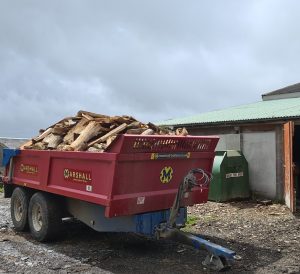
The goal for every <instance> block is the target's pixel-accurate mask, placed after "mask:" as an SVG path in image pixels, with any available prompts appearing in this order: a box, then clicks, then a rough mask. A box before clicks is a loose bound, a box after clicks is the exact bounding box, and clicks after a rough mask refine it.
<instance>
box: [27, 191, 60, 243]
mask: <svg viewBox="0 0 300 274" xmlns="http://www.w3.org/2000/svg"><path fill="white" fill-rule="evenodd" d="M59 205H60V203H59V201H58V199H56V197H54V196H50V195H47V194H45V193H42V192H37V193H35V194H34V195H33V196H32V197H31V199H30V202H29V214H28V217H29V227H30V232H31V235H32V237H33V238H34V239H36V240H38V241H40V242H45V241H48V240H54V239H55V238H56V237H57V236H58V234H59V232H60V229H61V226H62V213H61V212H62V209H61V208H60V207H59Z"/></svg>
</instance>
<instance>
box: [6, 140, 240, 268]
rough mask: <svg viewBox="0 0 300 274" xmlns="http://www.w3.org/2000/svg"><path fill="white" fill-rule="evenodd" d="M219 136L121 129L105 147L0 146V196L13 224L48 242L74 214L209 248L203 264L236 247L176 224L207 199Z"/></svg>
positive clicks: (106, 227) (220, 260) (225, 260)
mask: <svg viewBox="0 0 300 274" xmlns="http://www.w3.org/2000/svg"><path fill="white" fill-rule="evenodd" d="M217 142H218V137H213V136H212V137H194V136H193V137H192V136H186V137H183V136H140V135H120V136H118V138H117V139H116V140H115V141H114V143H113V144H112V146H111V147H110V149H109V151H107V152H104V153H93V152H64V151H40V150H12V149H6V150H4V152H3V165H4V166H6V175H5V176H4V177H3V181H4V182H5V184H4V189H5V197H11V216H12V220H13V223H14V226H15V228H16V230H19V231H23V230H26V228H27V226H29V228H30V231H31V234H32V236H33V237H34V238H35V239H37V240H39V241H45V240H48V239H52V238H53V237H55V236H56V235H57V234H58V233H59V227H60V225H61V223H62V218H64V217H67V216H73V217H75V218H77V219H79V220H80V221H82V222H84V223H85V224H87V225H88V226H90V227H92V228H93V229H95V230H97V231H114V232H116V231H118V232H121V231H122V232H136V233H140V234H144V235H150V236H156V237H157V238H161V237H164V238H166V237H169V238H174V239H177V240H179V241H181V242H184V243H187V244H191V245H193V246H195V247H196V248H201V247H202V248H203V247H204V248H206V249H207V250H208V251H209V253H210V257H209V258H208V259H207V260H206V262H207V263H209V264H213V265H214V266H215V267H217V268H221V267H224V266H228V265H229V264H230V263H231V261H232V260H233V258H234V256H235V253H234V252H233V251H231V250H228V249H226V248H223V247H220V246H217V245H214V244H212V243H209V242H207V241H205V240H203V239H201V238H199V237H196V236H194V235H191V234H187V233H182V232H180V231H179V230H178V229H177V228H179V227H182V226H184V224H185V221H186V206H191V205H194V204H199V203H205V202H206V201H207V198H208V187H209V179H210V172H211V170H212V164H213V159H214V150H215V147H216V145H217Z"/></svg>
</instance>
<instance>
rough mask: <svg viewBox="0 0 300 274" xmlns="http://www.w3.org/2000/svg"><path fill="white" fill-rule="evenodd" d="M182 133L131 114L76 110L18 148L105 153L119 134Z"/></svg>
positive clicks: (185, 133)
mask: <svg viewBox="0 0 300 274" xmlns="http://www.w3.org/2000/svg"><path fill="white" fill-rule="evenodd" d="M124 133H127V134H138V135H182V136H186V135H187V134H188V132H187V130H186V129H185V128H179V129H176V131H172V130H170V129H168V128H164V127H158V126H156V125H154V124H152V123H148V124H143V123H141V122H139V121H137V120H136V119H134V118H133V117H130V116H112V117H111V116H107V115H102V114H96V113H92V112H87V111H79V112H78V113H77V115H76V116H74V117H67V118H64V119H63V120H61V121H59V122H58V123H56V124H54V125H52V126H50V127H48V128H47V129H46V130H40V134H39V135H38V136H37V137H35V138H33V139H31V140H30V141H28V142H26V143H25V144H23V145H22V146H21V147H20V148H21V149H38V150H63V151H91V152H104V151H105V150H106V149H107V148H108V147H109V146H110V144H111V143H112V142H113V140H114V139H115V138H116V136H117V135H118V134H124Z"/></svg>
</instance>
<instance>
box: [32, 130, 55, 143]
mask: <svg viewBox="0 0 300 274" xmlns="http://www.w3.org/2000/svg"><path fill="white" fill-rule="evenodd" d="M51 132H52V127H49V128H48V129H46V130H45V131H44V132H43V133H42V134H41V135H39V136H38V137H36V138H34V139H33V141H34V142H39V141H41V140H43V139H44V138H45V137H46V136H48V135H49V134H50V133H51Z"/></svg>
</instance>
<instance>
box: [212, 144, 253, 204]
mask: <svg viewBox="0 0 300 274" xmlns="http://www.w3.org/2000/svg"><path fill="white" fill-rule="evenodd" d="M212 175H213V178H212V181H211V183H210V187H209V195H208V199H209V200H211V201H216V202H224V201H229V200H234V199H246V198H249V197H250V187H249V172H248V162H247V160H246V159H245V157H244V155H243V154H242V153H241V152H240V151H236V150H226V151H217V152H216V157H215V160H214V165H213V172H212Z"/></svg>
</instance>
